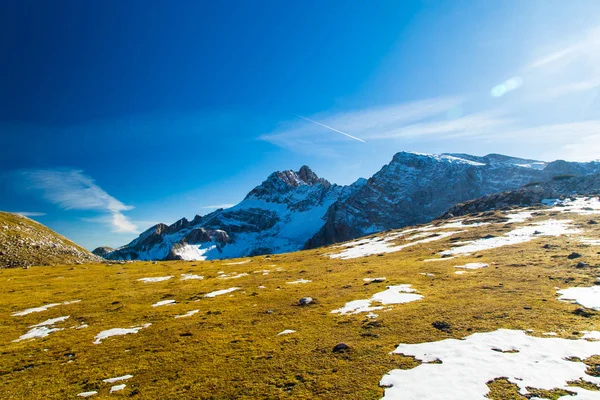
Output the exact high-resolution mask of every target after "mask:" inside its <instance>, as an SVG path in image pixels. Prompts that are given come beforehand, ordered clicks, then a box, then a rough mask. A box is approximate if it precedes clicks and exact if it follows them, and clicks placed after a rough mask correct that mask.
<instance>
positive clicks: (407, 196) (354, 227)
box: [104, 152, 600, 260]
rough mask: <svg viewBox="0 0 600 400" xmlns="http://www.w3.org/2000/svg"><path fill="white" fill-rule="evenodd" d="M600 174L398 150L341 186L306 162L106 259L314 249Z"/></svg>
mask: <svg viewBox="0 0 600 400" xmlns="http://www.w3.org/2000/svg"><path fill="white" fill-rule="evenodd" d="M598 172H600V163H598V162H594V163H570V162H566V161H555V162H552V163H546V162H541V161H535V160H526V159H521V158H514V157H508V156H504V155H500V154H490V155H487V156H484V157H478V156H471V155H467V154H442V155H427V154H417V153H407V152H401V153H397V154H396V155H395V156H394V158H393V159H392V161H391V162H390V163H389V164H387V165H385V166H384V167H383V168H382V169H381V170H380V171H379V172H377V173H376V174H375V175H373V177H371V178H370V179H368V180H366V179H359V180H357V181H356V182H355V183H353V184H352V185H349V186H339V185H335V184H331V183H329V182H328V181H327V180H325V179H323V178H320V177H318V176H317V175H316V174H315V173H314V172H313V171H312V170H311V169H310V168H309V167H307V166H303V167H302V168H300V170H299V171H279V172H275V173H273V174H271V175H270V176H269V177H268V178H267V179H266V180H265V181H264V182H263V183H262V184H260V185H259V186H257V187H256V188H254V189H253V190H252V191H250V193H249V194H248V195H247V196H246V198H245V199H244V200H243V201H242V202H241V203H239V204H237V205H236V206H234V207H231V208H228V209H219V210H217V211H214V212H212V213H210V214H208V215H205V216H202V217H201V216H198V215H197V216H196V217H195V218H194V219H193V220H192V221H188V220H187V219H185V218H182V219H181V220H179V221H177V222H175V223H174V224H172V225H170V226H167V225H165V224H158V225H155V226H153V227H151V228H149V229H148V230H146V231H145V232H144V233H142V234H141V235H140V236H139V237H138V238H137V239H135V240H134V241H132V242H131V243H129V244H128V245H125V246H123V247H121V248H119V249H116V250H113V251H110V252H108V253H107V254H105V255H104V257H105V258H108V259H121V260H163V259H171V260H176V259H184V260H199V259H220V258H233V257H244V256H253V255H259V254H268V253H283V252H289V251H296V250H299V249H302V248H314V247H319V246H324V245H328V244H332V243H336V242H340V241H345V240H350V239H354V238H357V237H360V236H364V235H368V234H371V233H375V232H379V231H383V230H388V229H396V228H401V227H403V226H406V225H415V224H420V223H425V222H429V221H431V220H432V219H434V218H435V217H437V216H439V215H441V214H442V213H444V212H445V211H446V210H448V209H449V208H450V207H452V206H454V205H456V204H460V203H464V202H467V201H469V200H472V199H476V198H480V197H482V196H487V195H491V194H495V193H499V192H504V191H507V190H514V189H518V188H520V187H522V186H524V185H527V184H532V183H534V182H548V181H553V178H555V182H558V181H561V180H564V181H568V180H569V179H572V176H574V175H577V176H582V175H588V174H592V173H598Z"/></svg>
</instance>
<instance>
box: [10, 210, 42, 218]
mask: <svg viewBox="0 0 600 400" xmlns="http://www.w3.org/2000/svg"><path fill="white" fill-rule="evenodd" d="M12 213H13V214H19V215H22V216H24V217H43V216H44V215H46V213H43V212H36V211H13V212H12Z"/></svg>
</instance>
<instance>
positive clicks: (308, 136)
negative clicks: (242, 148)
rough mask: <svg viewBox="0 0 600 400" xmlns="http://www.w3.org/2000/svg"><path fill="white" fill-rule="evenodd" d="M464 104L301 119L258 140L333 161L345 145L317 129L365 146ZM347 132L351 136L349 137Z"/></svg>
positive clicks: (454, 100) (432, 102) (422, 104)
mask: <svg viewBox="0 0 600 400" xmlns="http://www.w3.org/2000/svg"><path fill="white" fill-rule="evenodd" d="M463 101H464V99H463V98H461V97H440V98H434V99H427V100H422V101H414V102H409V103H404V104H394V105H389V106H384V107H373V108H368V109H362V110H353V111H346V112H339V113H335V114H318V115H314V116H311V117H310V118H308V117H301V118H303V121H298V120H294V121H287V122H284V123H282V124H280V126H279V127H278V128H277V129H276V130H274V131H273V132H270V133H267V134H264V135H262V136H260V137H259V139H260V140H264V141H267V142H270V143H272V144H274V145H276V146H279V147H283V148H286V149H289V150H292V151H295V152H300V153H306V154H311V155H320V156H326V157H332V156H336V155H337V151H336V148H337V147H338V146H339V145H344V143H343V138H342V136H339V137H338V136H337V135H335V136H333V135H323V130H322V129H321V128H319V126H321V127H325V128H327V129H332V130H334V131H335V132H338V133H342V134H343V135H346V136H351V137H352V138H353V139H357V140H360V141H361V142H364V141H365V140H369V139H371V138H376V137H377V136H378V134H381V133H382V132H390V131H394V130H397V129H399V128H402V127H404V126H407V125H410V124H411V123H414V122H417V121H421V120H424V119H431V118H435V117H440V116H442V118H446V114H448V113H449V112H451V111H452V110H456V109H458V108H460V105H461V104H462V103H463ZM317 121H319V122H317ZM332 127H335V128H332ZM346 132H352V135H349V134H347V133H346ZM355 135H356V136H355ZM360 138H363V139H360ZM336 145H337V146H336Z"/></svg>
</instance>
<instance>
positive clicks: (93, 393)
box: [77, 390, 98, 397]
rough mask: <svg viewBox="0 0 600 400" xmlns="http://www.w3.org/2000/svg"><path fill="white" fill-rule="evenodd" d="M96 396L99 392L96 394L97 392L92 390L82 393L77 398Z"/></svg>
mask: <svg viewBox="0 0 600 400" xmlns="http://www.w3.org/2000/svg"><path fill="white" fill-rule="evenodd" d="M95 394H98V392H96V391H95V390H92V391H91V392H81V393H79V394H78V395H77V396H78V397H90V396H93V395H95Z"/></svg>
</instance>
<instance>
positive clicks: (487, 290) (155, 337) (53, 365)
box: [0, 199, 600, 399]
mask: <svg viewBox="0 0 600 400" xmlns="http://www.w3.org/2000/svg"><path fill="white" fill-rule="evenodd" d="M597 204H598V199H587V200H581V201H579V202H571V203H566V204H559V206H551V207H541V208H531V209H518V210H517V209H513V210H510V211H504V212H500V211H496V212H488V213H483V214H478V215H471V216H467V217H461V218H458V219H450V220H444V221H435V222H434V223H432V224H430V225H428V226H422V227H417V228H412V229H411V228H407V229H403V230H399V231H390V232H383V233H380V234H377V235H373V236H371V237H369V238H363V239H359V240H356V241H354V242H350V243H346V244H341V245H336V246H331V247H328V248H320V249H315V250H309V251H301V252H295V253H288V254H281V255H272V256H258V257H253V258H247V259H241V260H220V261H203V262H198V261H196V262H187V261H171V262H157V263H153V262H131V263H123V264H120V263H114V264H111V263H92V264H83V265H71V264H69V265H58V266H53V267H33V268H30V269H27V270H24V269H4V270H0V282H1V285H0V352H1V354H2V355H1V357H0V393H2V395H1V396H0V397H2V398H3V399H27V398H35V399H41V398H44V399H64V398H80V397H77V395H78V394H83V395H89V396H92V397H91V398H93V399H101V398H125V397H129V398H135V399H233V398H236V399H254V398H270V399H285V398H294V399H315V398H319V399H340V398H344V399H377V398H381V397H383V396H384V395H385V396H386V398H407V399H410V398H413V397H411V396H410V394H407V393H404V394H402V395H398V394H397V393H394V392H393V387H389V384H386V387H387V389H386V387H382V386H380V381H382V378H384V377H385V376H386V374H388V373H389V372H390V371H392V370H414V371H420V370H419V369H418V368H421V367H420V364H421V361H419V359H418V357H417V358H416V357H413V356H410V355H407V356H403V355H401V354H392V353H391V352H392V351H394V349H396V347H397V346H399V345H400V344H403V345H416V344H423V343H427V342H437V341H440V340H443V339H448V338H456V339H458V338H465V337H469V336H470V335H472V334H474V333H477V332H494V331H496V330H498V329H510V330H520V331H527V337H529V336H531V337H536V338H541V339H540V340H555V339H559V338H563V339H569V340H570V342H569V343H579V342H581V343H584V344H585V343H591V344H590V346H592V345H593V346H596V345H599V346H600V342H588V341H587V340H584V339H583V336H584V332H592V331H598V330H600V312H598V311H597V310H596V309H595V308H599V307H600V306H598V307H596V306H595V305H594V301H596V300H595V299H596V297H595V296H594V295H593V293H595V292H591V293H592V296H589V293H590V292H584V293H583V295H584V296H579V293H575V296H572V293H569V295H570V296H567V297H577V298H576V299H575V300H578V301H579V302H580V303H581V304H575V303H573V302H572V301H563V300H564V299H565V297H564V296H563V300H559V299H558V296H559V293H558V291H559V290H562V289H567V288H573V287H580V288H589V289H586V290H592V291H593V290H595V289H593V288H598V287H600V286H596V285H597V284H598V283H599V282H598V279H599V276H600V270H599V266H600V259H599V257H600V256H599V255H598V254H599V252H600V224H594V223H593V222H592V221H595V220H598V222H600V207H597ZM549 221H550V222H549ZM573 253H577V254H573ZM444 255H445V257H444ZM457 267H460V268H457ZM456 272H459V273H458V274H457V273H456ZM167 277H169V278H167ZM383 277H385V280H382V279H373V278H383ZM144 278H162V279H144ZM400 285H410V287H408V286H402V288H403V289H398V290H399V291H398V292H394V290H396V289H390V290H389V291H386V290H387V287H388V286H391V287H396V286H398V287H399V286H400ZM234 288H237V289H235V290H234ZM407 288H408V289H407ZM226 289H230V291H226ZM409 290H415V291H414V292H411V293H406V292H408V291H409ZM382 292H386V294H383V295H381V293H382ZM392 292H393V293H392ZM378 293H379V294H380V295H377V294H378ZM207 295H209V296H207ZM407 295H418V296H413V297H406V296H407ZM585 295H588V296H587V298H585ZM420 296H422V297H420ZM303 297H311V298H312V299H313V301H312V302H311V303H310V304H308V305H304V306H302V305H299V300H300V299H301V298H303ZM370 299H371V300H370ZM378 299H379V300H380V301H378ZM356 300H365V301H363V302H361V303H360V304H359V303H356V302H355V301H356ZM173 301H174V302H173ZM349 302H354V303H350V304H347V303H349ZM44 305H46V307H42V306H44ZM48 305H50V307H48ZM359 306H362V307H363V308H365V307H366V308H371V309H369V310H367V309H364V312H360V311H361V310H360V309H359V308H357V307H359ZM40 307H42V308H40ZM344 307H345V308H344ZM30 309H34V310H33V311H32V310H30ZM340 309H341V311H339V310H340ZM196 310H197V311H196ZM335 310H338V312H334V313H332V311H335ZM354 311H357V312H356V313H353V312H354ZM36 325H37V326H36ZM115 328H122V329H124V330H120V331H118V330H114V329H115ZM286 330H288V331H290V330H291V331H294V332H286V333H283V334H280V333H282V332H284V331H286ZM102 332H104V333H102ZM126 332H129V334H126V335H117V336H109V335H110V334H115V333H126ZM24 335H29V336H24ZM44 335H46V336H44ZM589 335H590V334H588V337H589ZM591 335H592V336H593V334H591ZM31 336H40V337H34V338H30V337H31ZM20 338H22V339H21V340H19V339H20ZM340 343H344V344H346V345H347V346H348V349H346V350H344V351H340V352H334V351H333V349H334V346H336V345H338V344H340ZM443 343H445V342H443ZM594 349H595V348H594ZM516 351H517V350H514V352H515V353H516ZM506 353H507V354H506V357H510V353H511V352H510V351H506ZM500 354H502V352H500ZM594 354H595V355H596V357H594ZM599 355H600V351H598V353H594V350H592V354H587V356H586V357H583V358H581V359H577V360H576V359H573V363H574V364H581V365H582V366H583V365H584V364H583V363H585V366H586V367H585V368H588V367H589V368H588V373H587V374H586V375H585V376H583V378H584V379H583V380H581V381H579V382H571V383H569V384H570V385H577V386H578V387H579V388H580V387H585V388H586V389H585V393H584V394H586V395H591V396H594V395H595V396H598V395H600V392H597V391H596V390H597V389H598V388H597V387H596V386H595V384H594V379H595V377H594V375H596V376H597V375H598V374H599V373H600V372H599V370H600V367H599V365H600V357H597V356H599ZM573 356H576V354H573ZM440 361H441V362H442V363H443V362H444V360H440ZM434 362H437V361H434ZM441 365H443V364H441ZM431 367H432V368H435V367H436V366H435V365H433V364H432V365H431ZM400 373H402V371H401V372H400ZM129 375H131V377H129ZM119 377H121V379H120V380H119V379H113V381H108V382H104V380H106V379H111V378H119ZM421 378H423V377H421ZM424 378H427V377H426V376H425V377H424ZM465 379H466V380H465V382H464V388H465V391H466V390H467V389H468V385H469V381H468V377H466V378H465ZM491 379H492V380H493V381H490V382H489V383H488V382H482V384H483V385H485V384H487V389H486V390H490V393H489V394H488V397H489V398H492V399H511V398H512V399H525V398H527V397H525V396H524V393H523V388H521V390H520V392H521V393H519V388H518V387H517V384H516V382H515V381H514V380H511V379H513V377H510V376H509V377H507V376H495V377H492V378H491ZM425 380H426V379H425ZM384 381H385V379H384ZM415 382H417V383H418V382H419V381H418V380H417V381H415ZM383 383H385V382H383ZM565 384H567V382H556V386H555V388H556V389H555V390H548V388H529V394H528V395H527V396H529V397H531V396H533V394H535V395H536V396H538V397H539V398H559V397H560V396H562V395H565V393H567V394H568V392H565V389H564V388H562V387H563V386H564V385H565ZM122 385H125V386H124V387H123V386H122ZM573 387H576V386H573ZM111 388H112V391H113V392H112V393H110V391H111ZM560 388H562V389H560ZM537 389H544V390H537ZM436 390H439V398H444V396H446V395H447V394H448V393H447V392H446V389H445V388H444V387H439V388H438V389H436ZM577 390H579V389H577ZM93 392H97V393H93ZM465 393H467V392H465ZM455 394H456V393H455ZM456 397H457V398H460V393H458V396H456ZM464 398H468V397H464ZM581 398H587V397H581ZM589 398H591V397H589Z"/></svg>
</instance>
